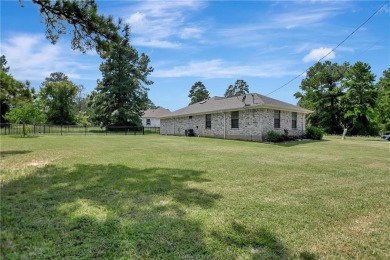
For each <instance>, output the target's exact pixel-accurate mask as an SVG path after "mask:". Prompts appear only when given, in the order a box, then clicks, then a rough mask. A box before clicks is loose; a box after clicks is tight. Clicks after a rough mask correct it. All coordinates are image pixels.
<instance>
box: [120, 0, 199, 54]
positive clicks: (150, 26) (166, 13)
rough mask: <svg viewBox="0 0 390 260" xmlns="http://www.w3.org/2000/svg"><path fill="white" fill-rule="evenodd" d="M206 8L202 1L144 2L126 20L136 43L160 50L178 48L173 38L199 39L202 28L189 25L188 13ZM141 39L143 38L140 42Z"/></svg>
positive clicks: (134, 8)
mask: <svg viewBox="0 0 390 260" xmlns="http://www.w3.org/2000/svg"><path fill="white" fill-rule="evenodd" d="M204 5H205V3H204V2H202V1H195V0H191V1H144V2H141V3H140V4H138V5H136V6H132V7H131V8H132V10H137V11H136V12H133V13H132V14H131V15H130V16H129V17H128V18H127V19H125V20H126V22H128V23H129V24H130V27H131V32H132V34H133V35H134V41H133V42H134V44H136V45H140V46H148V47H157V48H177V47H178V46H179V45H180V44H178V43H176V42H174V41H173V40H172V39H171V38H174V37H179V38H182V39H189V38H200V36H201V35H202V33H203V30H202V29H201V28H200V26H197V25H194V24H191V25H190V24H189V21H188V13H189V12H192V11H196V10H199V9H200V8H202V7H203V6H204ZM138 38H141V39H138Z"/></svg>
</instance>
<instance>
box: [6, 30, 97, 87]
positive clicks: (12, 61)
mask: <svg viewBox="0 0 390 260" xmlns="http://www.w3.org/2000/svg"><path fill="white" fill-rule="evenodd" d="M4 38H5V40H4V41H3V42H2V45H1V54H3V55H5V56H6V59H7V61H8V65H9V66H10V72H11V74H12V75H13V76H14V77H15V78H16V79H18V80H42V81H43V80H44V78H45V77H48V76H49V75H50V73H52V72H57V71H61V72H63V73H65V74H66V75H67V76H68V77H69V78H70V79H80V78H83V79H86V77H84V76H83V73H86V74H88V75H90V76H89V77H91V75H92V74H94V72H95V71H96V72H97V71H98V66H97V65H95V64H91V63H88V62H86V61H85V62H84V61H80V59H78V57H79V56H80V55H82V54H79V53H77V54H76V53H75V54H70V55H69V51H70V50H69V51H64V49H67V47H64V46H61V45H60V43H58V44H57V45H52V44H50V43H49V42H48V41H47V40H46V39H45V37H44V36H43V35H37V34H17V35H11V36H9V37H4ZM86 56H88V57H89V58H91V57H92V54H91V53H90V54H89V55H84V57H86ZM96 74H97V73H96ZM96 78H97V77H95V79H96Z"/></svg>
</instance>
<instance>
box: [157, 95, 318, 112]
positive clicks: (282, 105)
mask: <svg viewBox="0 0 390 260" xmlns="http://www.w3.org/2000/svg"><path fill="white" fill-rule="evenodd" d="M254 108H269V109H277V110H283V111H291V112H299V113H304V114H308V113H310V112H311V111H310V110H307V109H304V108H301V107H299V106H295V105H291V104H289V103H286V102H283V101H279V100H276V99H273V98H270V97H266V96H263V95H260V94H257V93H253V94H246V95H242V96H237V97H231V98H224V97H212V98H209V99H206V100H203V101H201V102H198V103H195V104H192V105H190V106H188V107H184V108H181V109H179V110H176V111H174V112H172V113H170V114H167V115H165V116H162V117H161V118H170V117H179V116H187V115H194V114H205V113H213V112H214V113H215V112H220V111H234V110H246V109H254Z"/></svg>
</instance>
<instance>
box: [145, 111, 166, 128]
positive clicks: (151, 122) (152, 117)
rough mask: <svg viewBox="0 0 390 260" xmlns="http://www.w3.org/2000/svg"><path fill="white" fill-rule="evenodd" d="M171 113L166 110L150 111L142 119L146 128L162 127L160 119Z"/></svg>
mask: <svg viewBox="0 0 390 260" xmlns="http://www.w3.org/2000/svg"><path fill="white" fill-rule="evenodd" d="M170 113H171V111H169V110H168V109H165V108H162V107H160V108H156V109H148V110H146V111H145V112H144V115H143V116H142V117H141V119H142V125H143V126H144V127H160V117H161V116H164V115H168V114H170Z"/></svg>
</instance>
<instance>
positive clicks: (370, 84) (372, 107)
mask: <svg viewBox="0 0 390 260" xmlns="http://www.w3.org/2000/svg"><path fill="white" fill-rule="evenodd" d="M374 82H375V75H374V74H373V73H372V72H371V67H370V66H369V65H368V64H366V63H363V62H356V63H355V64H354V65H350V64H349V63H347V62H345V63H343V64H341V65H339V64H337V63H332V62H330V61H326V62H324V63H321V62H318V63H316V64H315V65H314V66H312V67H311V68H309V69H308V70H307V74H306V78H305V79H303V80H302V82H301V85H300V88H301V91H300V92H297V93H295V97H296V98H298V99H299V102H298V105H300V106H301V107H304V108H307V109H310V110H312V111H313V113H311V114H309V115H308V117H307V120H308V123H309V125H312V126H316V127H319V128H321V129H324V131H325V132H326V133H330V134H340V133H342V132H343V130H344V129H348V130H349V131H350V134H358V135H376V134H378V120H377V119H376V118H377V117H378V116H376V115H377V114H378V112H377V111H378V97H379V95H378V94H379V90H378V84H375V83H374ZM384 96H385V95H384ZM380 103H381V104H382V103H386V102H380ZM384 106H385V105H384ZM383 117H386V116H385V115H383V116H382V119H383Z"/></svg>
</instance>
